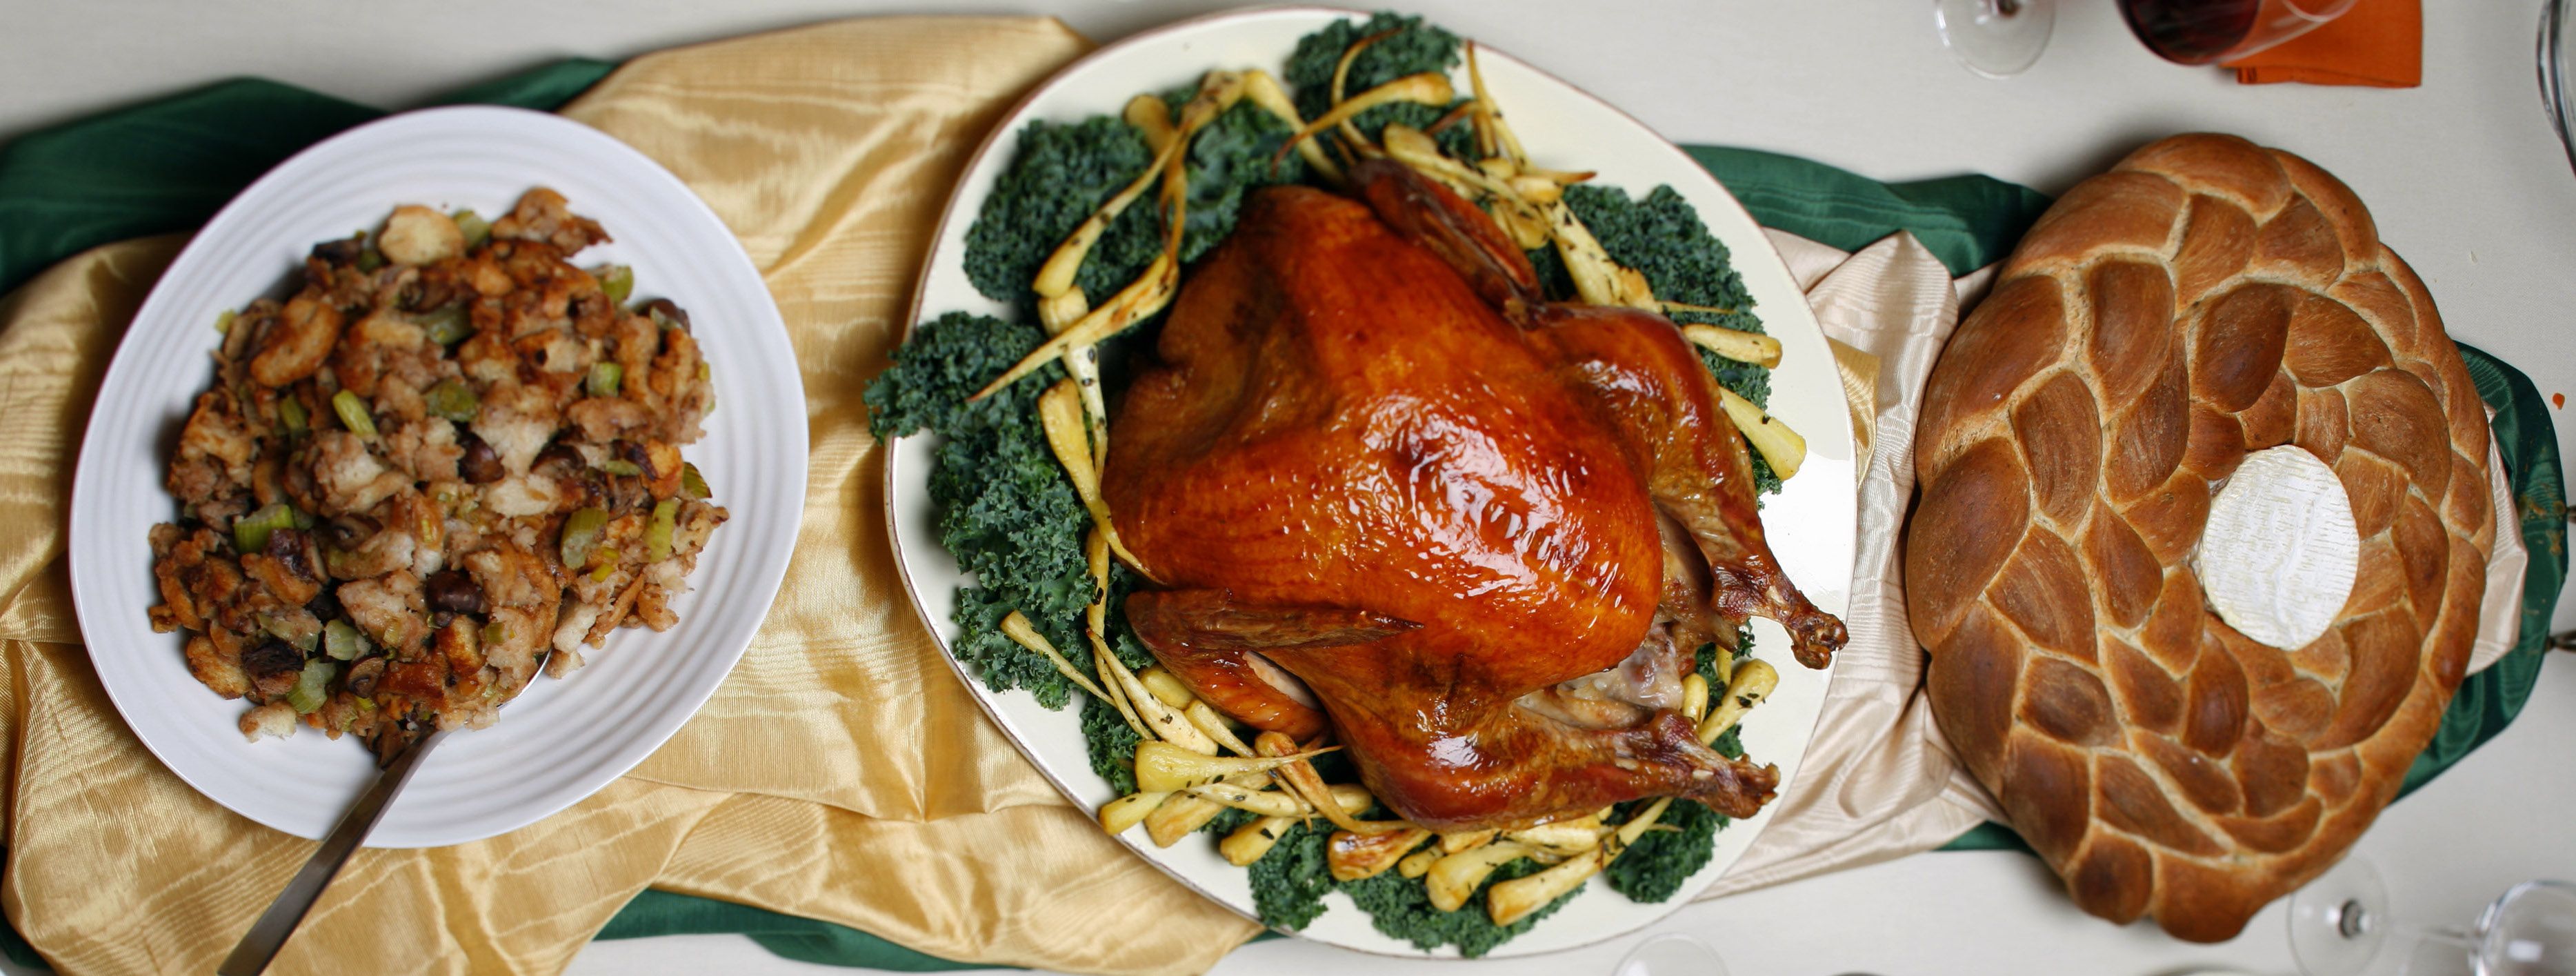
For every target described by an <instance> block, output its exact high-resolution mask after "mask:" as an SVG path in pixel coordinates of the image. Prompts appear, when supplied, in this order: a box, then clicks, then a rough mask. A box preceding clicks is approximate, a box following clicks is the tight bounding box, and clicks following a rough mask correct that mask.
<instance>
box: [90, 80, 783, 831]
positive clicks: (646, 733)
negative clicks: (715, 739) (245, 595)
mask: <svg viewBox="0 0 2576 976" xmlns="http://www.w3.org/2000/svg"><path fill="white" fill-rule="evenodd" d="M536 186H548V187H553V188H554V189H555V190H557V191H559V192H561V193H562V194H563V195H564V196H565V198H566V199H568V200H570V201H571V203H572V209H573V212H575V213H578V214H581V215H583V216H587V217H591V218H593V219H596V220H598V221H599V222H600V224H601V225H602V226H604V227H606V228H607V229H608V232H609V234H610V235H611V236H613V237H615V238H616V241H615V242H614V243H611V244H603V245H599V246H597V247H593V248H590V249H588V250H585V251H583V252H581V254H580V255H579V256H578V257H576V258H575V260H576V261H579V262H581V263H583V264H585V265H589V264H595V263H621V264H629V265H632V266H634V268H635V288H636V295H637V296H639V297H650V296H664V297H668V298H670V299H671V300H672V301H675V302H678V303H679V305H680V307H682V308H685V309H687V310H688V311H689V316H690V319H691V321H692V323H693V325H694V330H695V332H696V334H697V338H698V341H699V343H701V344H702V346H703V347H704V348H705V350H706V357H707V361H708V362H709V363H710V364H711V365H712V366H713V368H714V376H715V384H716V392H717V406H716V409H715V412H714V413H712V414H710V415H709V416H708V417H707V422H706V435H707V436H706V438H705V439H703V440H701V441H699V442H698V443H696V444H693V445H690V446H689V447H688V448H687V449H686V456H687V457H688V458H689V460H690V461H692V462H694V463H695V464H696V465H697V466H698V468H699V470H701V471H703V472H705V473H706V478H707V483H708V484H709V485H711V486H712V487H713V488H714V489H715V500H716V502H717V503H718V504H721V505H723V506H725V507H726V508H727V509H729V510H731V511H732V513H733V517H732V519H731V520H730V521H727V522H726V523H725V525H724V526H723V527H722V528H720V529H717V530H716V534H715V538H714V539H713V540H712V541H710V542H709V543H708V545H707V549H706V551H705V553H704V554H702V555H701V556H700V557H699V560H698V568H697V570H696V571H695V572H693V573H691V574H690V575H689V586H690V587H691V592H690V593H688V594H686V595H683V596H682V597H680V599H678V600H677V601H675V602H674V604H673V609H674V610H675V611H677V612H678V613H679V615H680V624H679V626H677V627H674V628H672V629H671V630H669V631H668V632H665V633H660V634H655V633H652V632H650V631H645V630H641V629H637V630H620V631H618V632H617V633H616V634H615V635H614V636H611V637H610V638H609V639H608V645H607V647H605V648H604V649H600V650H597V651H593V652H591V653H590V654H589V655H588V657H589V660H590V663H589V666H587V667H584V668H582V669H580V670H578V671H575V672H573V673H572V674H571V675H570V676H569V677H567V678H565V679H564V680H561V681H557V680H554V679H551V678H544V677H540V678H538V679H536V681H535V682H534V683H533V684H531V685H530V686H529V688H528V690H527V692H526V693H525V694H523V695H521V696H520V697H519V698H518V700H516V701H513V702H511V703H509V704H508V705H506V706H503V707H502V709H501V715H500V720H499V721H498V722H497V723H495V724H494V725H493V726H492V727H491V728H488V729H482V730H475V731H465V732H461V733H459V734H457V735H454V736H452V737H450V739H449V741H447V742H445V743H443V744H442V745H440V747H439V749H438V751H437V752H436V753H434V754H432V755H431V756H430V758H429V759H428V760H427V761H426V762H424V763H423V764H422V766H421V768H420V770H419V772H418V773H417V774H416V775H415V776H414V777H413V779H412V781H411V783H410V785H409V786H407V787H406V788H405V789H404V790H403V793H402V796H401V797H400V799H398V800H396V801H395V803H394V804H393V806H392V807H390V808H389V809H388V810H387V811H386V812H385V816H384V820H382V821H380V822H379V823H378V824H377V825H376V829H375V832H374V833H373V834H372V835H370V836H369V837H368V839H367V843H368V845H369V846H373V847H436V846H441V845H446V844H459V843H463V842H466V841H470V840H477V839H480V838H484V837H490V836H492V835H494V834H499V833H503V832H506V831H510V830H515V829H517V828H519V827H523V826H526V825H528V824H530V823H534V822H536V821H537V820H538V819H540V818H542V817H544V816H546V815H547V814H550V813H553V812H555V811H557V810H561V809H563V808H565V807H568V806H571V805H572V804H573V803H575V802H578V801H579V800H581V798H583V797H586V796H589V795H590V794H592V793H593V792H596V791H598V789H599V788H600V787H602V786H605V785H607V784H608V781H609V780H612V779H615V778H617V776H618V775H619V774H621V773H624V772H625V771H626V770H627V769H629V768H631V767H633V766H634V765H635V764H636V763H637V762H639V761H642V760H643V758H644V757H645V756H646V755H649V754H651V753H652V751H653V750H654V748H656V747H658V746H660V745H661V744H662V741H663V740H665V739H668V738H670V736H671V733H672V732H674V731H677V730H678V729H679V727H680V725H681V723H683V722H686V721H688V719H689V716H690V715H692V714H695V713H696V712H697V710H698V706H699V705H700V704H703V703H704V702H705V701H706V699H707V696H708V695H710V694H712V693H714V692H715V689H716V685H717V684H719V683H720V682H722V681H723V680H724V676H725V673H726V672H727V671H729V670H731V669H732V668H733V663H734V661H735V659H737V658H739V657H741V656H742V651H743V648H744V647H746V646H748V645H749V644H750V643H751V634H752V631H753V630H754V629H756V628H757V627H759V625H760V620H761V617H762V616H763V615H764V614H766V613H767V612H768V610H769V603H770V600H771V598H772V597H775V596H776V595H777V593H778V583H779V579H780V578H781V577H782V576H784V575H786V572H787V556H788V552H789V550H790V549H791V548H792V547H793V546H794V545H795V539H796V523H797V518H798V517H799V515H800V513H801V512H802V511H803V509H804V490H805V403H804V399H803V396H802V391H803V389H804V387H803V385H802V383H800V382H799V380H798V374H797V370H796V356H795V353H794V351H793V350H792V349H790V348H789V346H788V343H787V329H786V325H785V323H783V322H781V321H780V320H779V317H778V306H777V305H776V304H775V303H773V302H771V301H770V298H769V290H768V289H767V288H766V287H765V286H763V285H762V284H761V280H760V273H759V272H758V271H757V270H755V269H754V268H753V267H752V264H751V259H750V258H749V257H748V256H747V255H745V254H744V253H743V251H742V247H741V245H740V244H737V243H736V242H735V240H734V236H733V233H732V232H731V231H729V230H727V229H726V228H725V225H724V222H723V221H722V220H719V219H718V218H717V217H716V215H715V212H714V211H711V210H708V209H707V206H706V204H705V203H703V202H701V201H700V200H699V199H698V198H697V196H696V194H693V193H691V192H689V188H688V187H687V186H686V185H684V184H682V183H681V182H680V181H679V179H678V178H676V177H674V176H672V175H671V174H670V172H669V171H667V170H664V169H663V168H662V167H661V166H660V165H658V164H656V163H654V162H653V161H652V160H650V159H647V158H645V156H644V155H643V154H642V153H639V152H636V151H635V150H634V149H631V148H628V147H627V146H626V144H624V143H621V142H618V141H617V140H615V139H613V138H610V137H609V136H607V135H606V134H603V133H601V132H599V131H598V130H595V129H592V128H589V127H587V126H584V125H581V124H579V123H576V122H572V121H569V120H566V119H562V118H559V117H556V116H553V115H547V114H544V113H540V112H528V111H521V110H517V109H504V108H486V107H463V108H441V109H432V110H428V111H421V112H413V113H409V114H405V115H397V116H394V117H392V118H389V119H385V120H383V121H380V122H376V123H373V124H369V125H365V126H360V127H358V128H356V129H352V130H349V131H348V132H345V133H342V134H340V135H338V136H335V137H333V138H331V139H328V140H325V141H323V142H322V143H320V144H318V145H315V146H313V147H312V148H310V149H307V150H305V151H304V152H302V153H299V154H297V155H296V156H295V157H294V158H292V159H289V160H287V161H286V162H284V163H282V164H279V166H278V167H277V168H276V169H273V170H270V171H269V172H268V175H266V176H262V177H260V179H259V181H258V182H256V183H253V184H251V186H250V188H249V189H246V190H243V191H242V193H241V195H240V196H238V197H235V198H234V199H233V202H232V203H231V204H229V205H227V206H225V207H224V209H223V212H221V213H218V214H216V215H215V218H214V220H212V221H210V222H208V223H207V224H206V227H205V229H204V230H202V231H200V232H198V234H197V236H196V239H195V240H193V241H190V242H189V244H188V247H187V249H186V250H185V251H182V252H180V255H179V258H178V260H177V261H176V262H175V263H173V264H171V265H170V270H169V271H168V272H167V273H165V274H163V275H162V276H161V281H160V283H159V284H158V285H155V286H154V287H153V289H152V295H151V297H150V298H149V299H147V300H145V302H144V303H143V308H142V310H141V311H140V312H139V313H137V314H136V316H135V318H134V324H133V326H132V327H131V328H129V329H128V330H127V331H126V333H125V340H124V342H123V343H122V344H120V345H119V346H118V347H117V351H116V360H115V362H114V363H113V364H111V365H110V366H109V367H108V371H107V379H106V381H105V382H103V383H102V384H100V386H99V391H98V401H97V406H96V407H94V408H93V409H92V411H91V413H90V420H89V430H88V433H87V435H86V436H85V437H84V439H83V440H82V442H81V454H80V467H79V470H78V472H77V474H76V475H75V477H74V479H73V482H72V512H71V560H72V562H71V569H72V598H73V601H74V602H75V603H76V604H77V606H78V609H79V612H80V622H81V633H82V635H83V636H84V638H85V639H86V640H87V641H88V644H89V653H90V661H91V663H92V664H93V665H94V666H95V667H97V669H98V675H99V680H100V681H101V683H103V684H105V685H106V686H107V693H108V696H109V697H110V698H112V699H114V700H115V702H116V708H117V711H119V712H122V713H124V715H125V721H126V724H127V725H128V726H131V727H132V728H133V729H134V733H135V735H136V736H138V737H140V738H141V739H142V740H143V744H144V745H146V746H148V747H150V748H151V750H152V753H153V755H156V756H159V757H160V758H161V761H162V763H164V764H166V765H168V766H169V767H170V769H171V771H172V772H175V773H178V774H179V777H180V778H181V779H184V780H187V781H188V784H189V785H191V786H194V787H196V788H197V790H198V791H199V792H201V793H204V794H206V795H207V796H208V797H211V798H213V799H214V800H215V802H217V803H221V804H223V805H224V806H226V807H230V808H232V809H233V810H234V811H235V812H237V813H240V814H241V815H243V816H246V817H249V818H251V819H253V820H257V821H259V822H260V823H263V824H267V825H269V826H271V827H275V828H277V829H279V830H283V831H286V832H287V833H291V834H295V835H298V836H302V837H315V838H318V837H321V836H322V835H323V834H324V833H325V832H327V831H328V830H329V829H330V828H331V825H332V824H333V823H335V822H336V821H338V819H339V817H340V814H341V812H342V811H343V810H345V809H347V807H348V805H349V803H350V802H351V801H353V800H355V799H356V798H357V795H358V794H359V792H361V791H362V790H363V789H364V788H365V787H366V785H367V784H368V783H369V782H371V781H372V780H373V778H374V775H375V766H374V763H373V762H371V761H370V758H369V756H368V754H367V751H366V749H365V747H364V746H362V745H360V744H359V742H358V740H356V739H355V738H343V739H340V740H338V741H333V740H331V739H330V738H328V737H326V736H324V735H323V734H322V733H320V732H318V731H316V730H313V729H301V730H300V731H299V732H298V733H297V734H296V735H295V736H294V737H293V738H290V739H286V740H283V741H280V740H276V739H270V740H267V741H263V742H258V743H249V742H244V741H242V737H241V733H240V732H239V731H237V730H236V728H235V725H236V723H237V722H238V720H239V719H240V717H241V714H242V711H243V710H244V709H245V708H246V707H247V706H245V705H244V704H243V703H241V702H240V701H227V700H225V699H222V698H219V697H216V696H215V694H214V693H213V692H211V691H208V690H206V687H205V686H204V685H202V684H199V683H198V682H197V680H196V679H195V678H194V677H192V676H190V674H189V673H188V668H187V665H186V663H185V662H184V661H183V660H182V659H181V656H180V645H181V636H182V635H180V634H176V633H172V634H156V633H153V632H152V627H151V623H150V621H149V620H148V619H146V614H145V611H146V610H148V609H150V608H151V607H152V606H154V605H155V604H158V603H160V602H161V599H160V596H159V593H158V591H157V589H156V588H155V586H154V583H153V580H152V547H151V543H150V542H149V541H148V539H147V533H149V532H150V531H151V528H152V526H153V525H154V524H155V523H160V522H168V521H171V520H172V519H173V518H174V517H176V516H177V515H178V503H177V502H176V501H174V500H173V499H172V498H171V497H170V494H169V493H168V492H167V491H165V490H163V487H162V479H163V478H164V477H165V475H166V473H167V471H168V468H169V462H170V456H171V452H172V450H173V444H174V443H175V441H176V438H177V435H178V430H179V427H180V425H181V424H182V423H184V422H185V421H186V419H187V417H188V412H189V409H190V406H191V404H192V403H193V402H194V400H195V398H196V396H197V394H198V393H199V392H200V391H202V390H204V389H205V388H206V386H207V384H208V383H210V382H211V381H212V379H213V376H214V371H213V369H212V365H211V362H210V356H211V354H212V353H213V351H214V348H215V345H216V343H217V341H218V340H219V337H218V336H217V334H216V333H215V331H214V329H213V324H214V321H215V316H216V315H217V314H218V313H220V312H222V311H223V310H225V309H238V308H240V307H242V306H243V305H246V304H248V303H249V302H250V301H251V300H252V299H255V298H258V297H260V296H262V295H271V296H277V295H281V294H282V287H281V286H282V285H284V283H286V282H288V281H289V280H291V276H293V275H294V274H295V273H296V272H297V269H299V268H301V267H302V266H303V260H304V255H305V254H306V252H308V251H310V250H312V248H313V245H314V244H315V243H316V242H319V241H324V240H329V239H332V238H340V237H347V236H349V234H350V233H351V232H353V231H355V230H358V229H360V228H373V227H376V226H378V225H380V224H382V223H383V222H384V218H385V215H386V214H387V213H390V212H391V211H392V210H393V208H394V207H395V206H396V205H398V204H405V203H418V204H425V205H428V206H432V207H438V208H441V209H452V208H458V207H470V208H472V209H473V210H474V211H475V212H476V213H480V214H485V215H487V216H491V217H498V216H499V215H501V214H504V213H507V212H509V209H510V206H511V205H512V204H513V203H514V202H516V201H517V200H518V198H519V195H520V194H521V193H524V192H526V191H527V190H528V189H529V188H531V187H536Z"/></svg>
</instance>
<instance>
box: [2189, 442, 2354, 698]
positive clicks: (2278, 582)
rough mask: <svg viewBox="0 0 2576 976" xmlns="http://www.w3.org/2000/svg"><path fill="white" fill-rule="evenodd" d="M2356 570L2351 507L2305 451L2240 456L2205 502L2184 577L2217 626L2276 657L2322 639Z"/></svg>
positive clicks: (2331, 476)
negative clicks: (2195, 582)
mask: <svg viewBox="0 0 2576 976" xmlns="http://www.w3.org/2000/svg"><path fill="white" fill-rule="evenodd" d="M2360 565H2361V535H2360V533H2359V532H2358V531H2356V530H2355V529H2354V528H2353V521H2352V499H2351V498H2350V497H2348V496H2346V495H2345V494H2344V490H2343V481H2342V480H2341V479H2338V478H2336V477H2335V473H2334V469H2333V468H2330V467H2327V466H2326V463H2325V462H2324V461H2321V460H2318V459H2317V456H2316V455H2314V454H2310V453H2308V451H2307V450H2306V449H2305V448H2301V447H2297V446H2295V445H2282V446H2280V447H2274V448H2269V449H2266V450H2261V451H2256V452H2254V453H2252V454H2248V455H2246V456H2245V461H2244V463H2242V464H2239V465H2237V467H2236V473H2235V474H2234V475H2232V476H2230V477H2229V478H2228V479H2227V484H2226V485H2224V486H2222V487H2220V488H2219V489H2218V494H2217V496H2216V497H2214V498H2212V499H2210V502H2209V521H2208V523H2207V524H2206V525H2205V526H2204V527H2203V528H2202V530H2201V536H2200V551H2199V552H2198V553H2197V554H2195V555H2194V556H2193V557H2192V569H2193V571H2195V572H2197V573H2199V574H2200V588H2201V592H2202V593H2205V594H2207V596H2208V599H2209V606H2210V608H2211V609H2213V610H2216V611H2217V612H2218V617H2219V619H2221V620H2225V621H2227V625H2228V626H2230V627H2234V628H2236V631H2237V632H2238V633H2241V634H2244V635H2245V636H2247V637H2251V638H2253V639H2255V640H2257V641H2260V642H2262V643H2264V644H2268V645H2271V646H2273V647H2278V648H2282V649H2284V650H2288V649H2294V648H2298V647H2301V646H2304V645H2306V644H2307V643H2308V642H2309V641H2313V640H2316V639H2317V638H2319V637H2322V636H2324V635H2325V632H2326V628H2328V627H2331V626H2333V625H2334V622H2335V618H2337V617H2339V616H2342V614H2343V605H2344V601H2345V600H2347V599H2349V598H2350V597H2351V596H2352V582H2353V576H2354V575H2355V573H2356V571H2357V570H2358V569H2359V567H2360Z"/></svg>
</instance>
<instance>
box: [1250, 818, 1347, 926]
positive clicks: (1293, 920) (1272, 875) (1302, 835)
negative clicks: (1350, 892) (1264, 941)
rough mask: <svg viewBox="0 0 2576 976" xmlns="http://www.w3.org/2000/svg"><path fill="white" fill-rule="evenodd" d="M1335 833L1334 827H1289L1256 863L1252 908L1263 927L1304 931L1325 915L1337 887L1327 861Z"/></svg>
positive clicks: (1303, 825) (1252, 873) (1300, 825)
mask: <svg viewBox="0 0 2576 976" xmlns="http://www.w3.org/2000/svg"><path fill="white" fill-rule="evenodd" d="M1332 830H1333V828H1332V825H1331V824H1323V825H1321V826H1315V825H1309V824H1302V823H1301V824H1297V825H1295V826H1292V827H1289V828H1288V833H1287V835H1286V836H1283V837H1281V838H1279V842H1278V843H1277V844H1274V845H1272V846H1271V848H1270V851H1269V852H1268V853H1266V854H1263V855H1262V856H1261V860H1258V861H1254V862H1252V867H1251V869H1250V872H1251V877H1250V880H1251V882H1252V909H1253V913H1254V914H1256V915H1259V916H1260V917H1261V924H1263V925H1268V926H1272V927H1274V928H1283V929H1302V928H1305V927H1306V925H1307V923H1310V922H1313V921H1314V920H1315V917H1316V916H1319V915H1322V914H1324V895H1326V894H1328V893H1330V892H1331V891H1332V890H1333V888H1334V881H1333V873H1332V869H1331V868H1330V867H1328V866H1327V865H1326V864H1325V862H1324V846H1325V842H1326V840H1327V839H1328V838H1329V837H1330V836H1331V834H1332Z"/></svg>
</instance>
